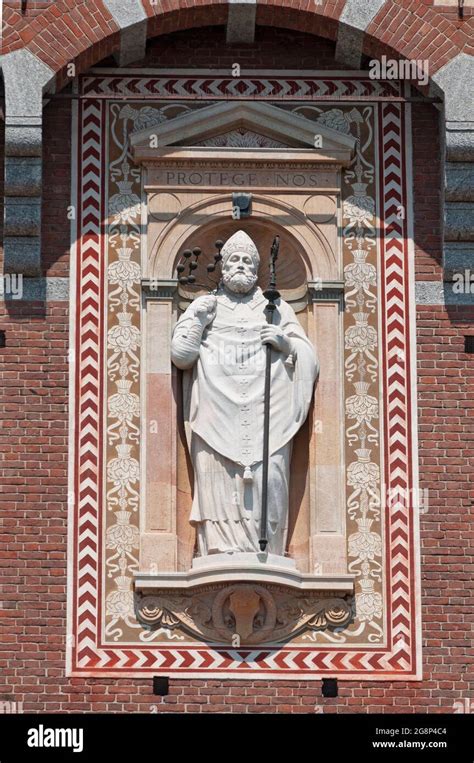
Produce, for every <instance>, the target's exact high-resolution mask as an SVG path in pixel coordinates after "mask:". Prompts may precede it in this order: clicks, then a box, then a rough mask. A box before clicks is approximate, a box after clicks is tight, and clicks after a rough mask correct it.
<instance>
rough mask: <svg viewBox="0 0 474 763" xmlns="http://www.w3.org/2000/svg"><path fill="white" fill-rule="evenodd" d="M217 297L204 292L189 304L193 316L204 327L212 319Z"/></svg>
mask: <svg viewBox="0 0 474 763" xmlns="http://www.w3.org/2000/svg"><path fill="white" fill-rule="evenodd" d="M216 307H217V299H216V297H215V296H214V294H206V295H205V296H203V297H196V299H195V300H194V302H193V303H192V305H191V310H192V313H193V315H194V317H195V318H198V320H199V321H200V322H201V324H202V325H203V326H204V327H206V326H208V325H209V324H210V323H211V321H212V320H213V319H214V316H215V314H216Z"/></svg>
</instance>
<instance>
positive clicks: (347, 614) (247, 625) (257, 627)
mask: <svg viewBox="0 0 474 763" xmlns="http://www.w3.org/2000/svg"><path fill="white" fill-rule="evenodd" d="M137 617H138V619H139V620H140V622H142V623H143V624H144V625H147V626H149V627H150V628H158V627H161V628H165V629H169V630H181V631H184V632H187V633H189V634H191V635H192V636H195V637H196V638H200V639H204V640H206V641H211V642H214V643H225V644H228V643H234V645H236V644H235V641H236V637H238V643H239V644H248V645H250V644H263V643H266V642H275V643H278V642H281V641H285V640H287V639H290V638H293V637H295V636H298V635H300V634H304V633H305V632H308V631H309V632H311V631H324V630H334V629H336V628H343V627H345V626H347V625H348V624H349V623H350V621H351V619H352V617H353V612H352V604H351V599H350V597H347V598H345V597H342V596H341V597H337V596H328V595H326V596H324V595H320V596H318V595H308V594H307V593H304V592H301V593H298V594H295V592H294V591H290V590H288V589H286V588H285V587H283V586H270V587H263V586H261V585H258V584H254V583H247V584H243V583H237V584H235V585H231V586H225V587H223V588H219V587H211V586H209V587H207V589H205V590H202V591H199V592H196V593H194V594H186V593H184V592H180V593H179V594H178V592H176V595H172V594H170V592H165V591H163V592H156V593H154V594H151V595H144V596H141V597H138V599H137Z"/></svg>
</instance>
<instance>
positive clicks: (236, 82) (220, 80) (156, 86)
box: [82, 72, 401, 101]
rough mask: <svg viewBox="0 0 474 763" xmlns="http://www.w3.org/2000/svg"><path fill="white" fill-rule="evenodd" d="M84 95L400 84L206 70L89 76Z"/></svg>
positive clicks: (193, 95)
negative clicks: (192, 72) (147, 75)
mask: <svg viewBox="0 0 474 763" xmlns="http://www.w3.org/2000/svg"><path fill="white" fill-rule="evenodd" d="M82 87H83V90H82V92H83V93H84V94H85V95H88V96H92V95H135V96H136V95H143V96H147V97H150V96H153V97H154V98H157V99H160V100H176V99H177V100H180V101H183V100H187V99H193V100H196V99H204V100H206V101H212V100H219V101H221V100H233V99H237V100H242V99H244V100H245V99H249V98H251V99H252V100H254V101H255V100H256V101H259V100H267V99H271V100H272V101H278V100H288V99H291V100H299V101H305V100H310V101H314V99H315V98H318V97H324V98H334V99H336V98H345V99H348V100H349V99H350V98H351V97H358V98H360V97H361V96H365V97H370V96H372V97H374V96H388V97H391V96H392V97H393V96H399V95H400V94H401V93H400V84H399V83H398V82H391V81H389V80H375V79H370V78H369V77H367V76H366V77H361V76H360V75H357V74H352V73H351V72H347V73H344V74H340V75H328V76H327V77H325V76H319V77H315V76H314V75H311V74H304V73H303V72H295V73H294V75H293V76H288V74H286V75H285V74H279V73H276V75H275V76H273V77H269V76H268V75H258V74H255V73H254V74H253V75H252V76H248V75H242V76H240V75H239V76H235V77H233V76H229V74H228V73H226V74H225V75H224V76H218V75H216V72H210V73H209V75H206V74H204V75H202V76H196V75H195V74H194V75H189V74H186V73H176V74H173V76H169V75H166V74H163V75H160V76H156V75H155V76H151V77H144V76H143V75H142V76H133V75H132V76H120V77H110V76H109V77H106V76H100V75H99V76H91V77H84V78H83V79H82Z"/></svg>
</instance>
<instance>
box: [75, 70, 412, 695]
mask: <svg viewBox="0 0 474 763" xmlns="http://www.w3.org/2000/svg"><path fill="white" fill-rule="evenodd" d="M182 74H183V76H182V77H181V79H180V80H179V87H177V85H176V84H173V85H172V86H171V85H170V82H169V81H168V80H169V79H170V78H169V77H166V78H162V81H161V82H158V83H157V84H156V86H153V87H151V86H150V84H149V83H150V79H151V78H150V76H149V75H148V73H147V72H143V73H138V72H134V73H133V77H130V75H129V76H128V77H125V76H124V73H120V77H114V78H113V79H114V82H115V83H118V85H117V86H118V87H119V89H120V92H127V90H128V84H129V83H130V81H133V88H132V92H135V93H143V92H148V93H150V92H154V93H155V94H158V93H159V97H160V98H163V97H168V98H170V99H173V98H174V99H182V98H183V93H184V91H186V92H187V93H188V97H199V96H200V97H202V98H203V99H205V100H211V99H212V98H222V97H225V94H224V92H223V89H224V90H225V82H226V81H227V82H229V80H228V78H227V80H223V79H222V78H220V79H219V78H216V82H215V83H213V82H211V81H210V80H209V75H206V78H204V79H203V78H202V77H199V78H197V77H196V75H194V76H193V77H192V78H191V77H190V76H189V75H188V79H189V80H192V81H190V82H186V81H185V80H186V77H185V76H184V73H182ZM254 74H255V76H254V77H253V78H252V82H250V84H248V85H247V86H246V87H244V88H241V91H240V92H237V91H235V92H232V93H231V95H230V97H232V98H236V97H241V98H245V97H248V96H249V93H250V92H252V94H253V97H254V98H255V97H259V96H260V97H262V98H268V97H273V99H275V100H276V99H278V98H281V99H285V98H291V100H293V101H294V100H295V98H299V97H301V98H302V99H304V97H305V96H306V97H308V98H311V94H313V95H314V93H315V92H323V93H324V92H326V93H329V94H334V93H337V95H346V96H350V95H353V94H354V93H356V95H360V94H364V95H374V94H389V93H390V92H392V94H393V89H392V87H391V85H390V86H389V83H384V86H385V85H386V86H387V87H386V89H384V88H382V87H378V89H375V88H374V87H373V85H374V83H373V81H370V80H368V79H367V75H364V76H363V75H362V74H360V73H352V72H351V73H350V74H347V73H344V76H342V75H341V74H340V73H326V72H325V73H324V78H322V77H321V78H319V80H318V82H319V83H323V90H321V89H318V88H319V85H317V84H314V83H316V78H315V77H313V80H314V82H313V83H311V82H310V77H309V76H308V75H305V76H301V74H300V75H299V76H298V77H297V76H292V77H291V79H290V78H288V79H287V80H286V81H284V79H285V78H284V76H283V75H282V73H274V75H273V76H272V77H271V78H268V75H267V76H266V78H265V76H264V75H262V82H263V81H264V82H265V86H263V85H262V86H261V87H260V90H259V87H258V79H259V78H258V76H257V73H254ZM203 76H204V75H203ZM100 79H101V78H100V77H97V76H96V75H94V77H93V78H92V79H91V80H86V81H85V85H84V88H85V89H88V90H89V91H92V85H90V84H89V83H90V82H92V81H93V84H94V89H93V92H91V93H90V95H91V98H90V99H87V100H84V101H82V102H81V105H80V106H79V108H78V109H77V112H78V114H77V116H76V118H75V120H74V121H75V123H76V124H77V125H78V130H77V134H76V136H75V147H74V160H73V165H74V163H75V162H76V160H77V177H76V178H75V179H74V184H75V185H76V186H77V188H76V193H77V196H76V198H77V207H76V208H77V210H78V215H77V221H76V226H75V228H74V230H73V239H72V240H73V244H72V248H71V252H72V257H71V260H72V265H71V282H72V284H73V287H72V288H71V323H70V331H71V346H72V347H73V350H72V351H71V352H72V357H71V383H70V410H71V413H70V493H69V495H70V497H71V500H70V501H69V554H68V570H69V587H68V591H69V596H68V618H69V624H68V639H67V642H68V655H67V672H68V675H73V676H79V675H80V676H83V677H87V676H89V677H94V676H96V677H99V676H102V677H105V676H109V677H115V676H117V677H118V676H127V677H143V676H145V675H152V674H156V673H158V672H159V673H161V674H163V673H166V674H168V675H170V676H185V677H189V678H191V677H194V678H202V677H218V676H221V677H232V678H239V677H242V678H284V677H286V678H294V679H305V678H306V679H317V678H321V677H324V676H328V675H329V676H332V677H340V678H343V679H346V680H347V679H353V680H381V679H385V680H405V681H406V680H419V679H420V678H421V623H420V615H419V610H420V580H419V558H418V549H419V544H418V511H417V508H416V507H415V509H414V510H412V509H410V507H409V506H408V505H407V504H408V502H407V501H406V500H405V501H404V500H397V501H395V502H393V503H392V505H391V506H390V507H389V508H388V509H387V513H386V517H385V521H386V565H387V566H386V570H387V575H386V579H387V591H386V595H387V602H388V608H389V609H388V614H389V617H388V633H387V639H388V640H387V644H388V647H384V648H382V647H380V646H375V645H374V646H373V647H364V648H361V647H357V646H348V645H344V646H341V645H339V646H337V645H334V646H332V647H330V646H328V647H326V646H324V647H321V646H316V645H313V646H304V647H302V646H290V647H282V648H278V649H268V648H267V649H265V648H261V649H259V648H255V649H229V648H219V649H215V648H212V647H207V646H203V645H198V646H196V647H189V646H183V647H179V646H177V645H173V646H171V645H170V646H163V645H162V644H161V645H156V646H155V645H146V646H145V645H143V646H141V645H133V646H128V645H127V646H122V647H120V646H119V645H117V646H112V645H110V644H107V645H106V644H103V643H101V640H100V639H101V628H100V622H101V608H102V601H101V591H100V577H101V564H102V558H101V538H100V533H101V511H102V505H101V500H102V489H103V488H102V475H103V463H102V436H103V434H102V427H101V422H102V421H103V402H104V401H103V374H104V362H105V361H104V304H103V301H104V290H105V284H104V251H103V246H104V244H103V239H104V236H103V235H102V225H103V223H102V220H103V211H104V210H103V209H102V205H103V200H104V198H105V197H104V187H103V184H104V180H105V177H104V176H105V162H104V157H105V151H104V150H103V149H104V142H105V132H104V130H105V128H104V124H105V110H106V106H105V103H104V101H100V100H97V99H96V100H94V98H93V93H97V92H100V86H101V83H100ZM104 79H105V77H104ZM107 79H108V80H109V82H110V79H111V78H110V76H109V77H108V78H107ZM153 79H158V78H157V77H156V74H155V77H154V78H153ZM298 79H300V80H301V82H300V83H299V84H298V82H297V80H298ZM165 80H166V81H165ZM217 80H218V81H217ZM172 82H175V80H172ZM230 82H231V84H233V83H232V80H231V81H230ZM121 83H123V86H122V87H120V84H121ZM203 83H205V85H204V84H203ZM255 83H256V84H255ZM301 83H303V84H301ZM342 83H343V84H342ZM150 87H151V90H150ZM249 87H250V88H253V90H249ZM204 88H205V89H204ZM255 88H257V93H256V91H255ZM302 88H303V89H302ZM258 90H259V92H258ZM303 90H304V92H303ZM377 111H378V116H377V119H378V128H377V129H378V138H377V139H378V152H379V154H378V158H379V162H378V175H379V178H378V183H379V198H378V205H379V214H380V218H381V219H380V230H381V234H380V240H379V254H380V274H381V275H380V294H381V300H382V315H383V316H384V318H385V320H384V321H382V327H381V331H382V333H381V339H382V344H383V347H382V353H381V357H382V360H383V368H382V372H383V388H384V401H385V405H384V437H385V442H384V453H385V472H386V483H387V486H388V487H389V488H392V489H397V488H398V489H401V490H409V491H410V490H411V491H415V493H416V487H417V477H418V475H417V438H416V396H415V389H416V387H415V380H414V367H415V363H414V360H415V353H414V347H415V333H414V332H415V327H414V306H415V301H414V272H413V249H412V231H411V229H410V225H411V223H412V211H411V195H410V191H409V189H410V186H411V176H410V168H411V155H410V139H409V135H410V107H409V106H408V105H407V104H404V103H399V102H392V103H389V102H384V103H381V104H379V105H378V107H377ZM400 205H402V206H403V207H404V208H405V209H406V211H407V214H406V215H405V218H404V219H400V215H399V214H398V212H399V207H400ZM409 494H411V495H413V492H412V493H409Z"/></svg>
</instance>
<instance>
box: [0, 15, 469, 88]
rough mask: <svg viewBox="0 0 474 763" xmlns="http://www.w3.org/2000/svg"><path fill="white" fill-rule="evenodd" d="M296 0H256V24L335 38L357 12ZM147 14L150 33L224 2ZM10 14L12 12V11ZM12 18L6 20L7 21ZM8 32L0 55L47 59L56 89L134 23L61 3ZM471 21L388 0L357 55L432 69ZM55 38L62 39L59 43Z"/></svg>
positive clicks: (193, 22)
mask: <svg viewBox="0 0 474 763" xmlns="http://www.w3.org/2000/svg"><path fill="white" fill-rule="evenodd" d="M300 3H301V0H265V3H262V2H259V0H257V8H256V23H257V24H259V25H265V26H275V27H280V28H287V29H292V30H295V31H301V32H305V33H308V34H314V35H318V36H320V37H325V38H327V39H331V40H334V41H336V40H337V38H338V33H339V28H340V26H341V25H344V26H348V27H350V28H354V29H357V28H358V27H357V17H356V16H354V15H352V16H351V17H350V18H351V24H349V23H348V21H347V17H346V16H345V15H344V9H345V6H346V0H323V1H322V3H321V4H320V5H316V6H314V8H312V9H310V10H309V9H302V8H301V7H300ZM140 7H141V12H142V14H143V16H145V14H146V17H147V18H146V20H144V21H143V22H141V23H142V24H143V23H146V24H147V30H146V35H147V37H148V38H151V37H155V36H157V35H160V34H169V33H172V32H177V31H182V30H185V29H189V28H193V27H200V26H212V25H224V24H226V22H227V17H228V11H229V4H228V0H201V2H200V4H193V5H192V7H189V0H167V2H166V3H165V4H164V10H163V7H162V6H155V5H151V4H150V0H141V6H140ZM12 13H14V12H12ZM341 15H342V20H341ZM15 21H17V19H14V18H13V17H11V22H15ZM8 22H9V17H8V13H7V14H6V18H5V23H6V30H5V35H4V43H3V52H4V53H8V52H11V51H13V50H18V49H25V50H28V51H29V52H30V53H32V54H33V55H34V56H36V57H37V58H38V59H40V60H41V61H42V62H43V63H44V64H46V65H47V66H48V67H50V69H51V70H52V71H53V72H54V74H55V75H56V89H61V88H62V87H63V86H64V85H65V84H66V82H67V81H69V77H68V75H67V72H66V67H67V64H69V63H71V62H74V63H75V65H76V73H78V74H80V73H81V72H84V71H86V70H87V69H89V68H90V67H91V66H93V65H94V64H95V63H97V62H98V61H100V60H102V59H104V58H106V57H107V56H109V55H111V54H113V53H115V52H117V51H118V48H119V45H120V35H121V31H122V34H124V33H127V31H131V30H132V27H136V26H137V22H136V20H132V21H131V22H130V24H129V25H128V26H127V22H125V26H122V30H120V28H119V26H118V24H117V22H116V21H115V20H114V17H113V16H112V14H111V12H110V11H109V9H108V7H107V5H106V4H105V2H104V0H82V1H80V2H76V1H75V0H60V2H58V3H55V4H54V5H51V6H50V7H49V8H48V9H47V10H45V11H44V12H43V13H41V14H39V15H38V16H36V17H35V18H33V19H32V20H31V19H28V23H27V24H23V26H18V25H17V24H15V25H14V26H12V25H11V24H10V27H9V24H8ZM470 28H471V23H470V21H466V23H465V24H464V27H463V30H465V31H463V30H461V29H460V28H458V26H457V25H456V24H455V23H454V22H451V21H448V20H447V19H446V18H445V17H443V16H440V15H439V14H438V13H437V12H436V11H434V10H433V9H432V8H430V7H428V6H426V5H425V4H424V3H423V2H421V0H386V2H385V3H384V4H383V6H381V8H380V9H379V11H378V13H377V14H376V15H375V17H374V18H373V19H372V21H370V23H369V25H368V27H367V29H366V31H365V33H364V35H363V45H362V52H363V54H365V55H367V56H370V57H373V58H378V57H380V56H381V55H382V54H383V53H385V54H389V55H393V56H396V57H399V58H407V59H413V58H417V59H420V58H421V59H423V60H427V61H428V62H429V71H430V74H431V75H432V74H434V73H435V72H436V71H437V70H438V69H439V68H440V67H442V66H443V65H444V64H446V63H447V62H448V61H449V60H451V59H452V58H454V57H455V56H456V55H457V54H458V53H459V52H461V51H462V50H466V51H467V49H468V45H469V37H468V32H469V30H470ZM58 40H60V41H61V44H60V45H58Z"/></svg>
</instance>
